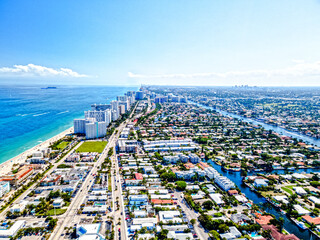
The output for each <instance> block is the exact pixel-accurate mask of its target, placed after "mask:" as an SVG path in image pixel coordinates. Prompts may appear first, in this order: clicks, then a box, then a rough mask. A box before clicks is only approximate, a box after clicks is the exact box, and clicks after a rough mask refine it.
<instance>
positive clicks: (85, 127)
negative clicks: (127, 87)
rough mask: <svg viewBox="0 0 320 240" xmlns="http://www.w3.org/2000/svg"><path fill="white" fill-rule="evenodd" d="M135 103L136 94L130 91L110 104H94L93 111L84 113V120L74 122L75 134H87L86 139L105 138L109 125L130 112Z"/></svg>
mask: <svg viewBox="0 0 320 240" xmlns="http://www.w3.org/2000/svg"><path fill="white" fill-rule="evenodd" d="M134 102H135V92H132V91H129V92H127V93H125V94H124V96H117V100H114V101H111V102H110V104H92V105H91V110H88V111H85V112H84V115H85V117H84V119H74V120H73V126H74V133H76V134H85V135H86V139H94V138H101V137H104V136H105V135H106V129H107V127H108V126H109V124H110V123H111V122H112V121H116V120H118V119H119V117H120V115H121V114H124V113H126V112H127V111H129V110H130V106H131V104H133V103H134Z"/></svg>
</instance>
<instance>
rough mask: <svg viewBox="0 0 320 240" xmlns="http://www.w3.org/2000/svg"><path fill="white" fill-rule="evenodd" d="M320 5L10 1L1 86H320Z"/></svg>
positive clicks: (1, 21) (5, 8) (1, 48)
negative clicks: (32, 2)
mask: <svg viewBox="0 0 320 240" xmlns="http://www.w3.org/2000/svg"><path fill="white" fill-rule="evenodd" d="M319 12H320V1H316V0H307V1H298V0H285V1H274V0H271V1H267V0H263V1H259V2H254V1H249V0H244V1H236V0H233V1H227V2H226V1H211V0H203V1H189V0H187V1H185V0H184V1H182V0H175V1H171V0H163V1H157V2H153V1H152V2H151V1H145V0H140V1H130V0H124V1H121V2H114V1H90V2H88V1H84V0H80V1H74V0H71V1H67V2H66V1H62V0H57V1H54V2H34V4H31V3H30V2H26V1H22V0H18V1H2V2H1V3H0V32H1V33H0V34H1V37H0V55H1V58H0V84H50V85H52V84H54V85H61V84H67V85H128V86H138V85H140V84H147V85H186V86H196V85H198V86H233V85H250V86H320V54H319V53H320V46H319V40H320V30H319V29H320V14H319Z"/></svg>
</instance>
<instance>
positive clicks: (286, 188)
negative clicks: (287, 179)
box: [281, 186, 293, 195]
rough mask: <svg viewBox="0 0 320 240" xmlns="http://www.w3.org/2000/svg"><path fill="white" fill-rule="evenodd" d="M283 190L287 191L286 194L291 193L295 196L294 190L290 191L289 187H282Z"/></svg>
mask: <svg viewBox="0 0 320 240" xmlns="http://www.w3.org/2000/svg"><path fill="white" fill-rule="evenodd" d="M281 189H282V190H283V191H286V192H287V193H289V194H290V195H292V194H293V191H292V188H291V189H290V188H288V186H286V187H281Z"/></svg>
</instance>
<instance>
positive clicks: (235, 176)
mask: <svg viewBox="0 0 320 240" xmlns="http://www.w3.org/2000/svg"><path fill="white" fill-rule="evenodd" d="M193 103H194V104H196V105H198V106H200V107H204V108H206V109H211V110H215V111H217V112H219V113H221V114H223V115H225V116H229V117H233V118H236V119H239V120H242V121H244V122H248V123H251V124H254V125H260V126H262V127H263V128H265V129H266V130H272V131H274V132H276V133H278V134H281V135H283V136H288V137H292V138H297V139H301V140H302V141H304V142H306V143H309V144H313V145H315V146H318V147H320V140H319V139H315V138H312V137H308V136H305V135H302V134H299V133H295V132H291V131H288V130H285V129H283V128H281V127H277V126H272V125H270V124H267V123H263V122H259V121H256V120H253V119H250V118H246V117H243V116H240V115H237V114H234V113H229V112H226V111H223V110H220V109H214V108H212V107H208V106H205V105H202V104H198V103H195V102H193ZM208 163H210V164H211V165H212V167H214V168H215V169H216V170H217V171H218V172H219V173H220V174H221V175H223V176H226V177H228V178H229V179H230V180H231V181H233V182H234V183H235V184H236V185H237V186H238V188H239V189H240V190H241V192H242V193H244V194H245V195H246V196H247V198H248V199H250V200H252V201H253V203H255V204H257V205H258V206H260V207H261V209H263V210H265V211H266V212H268V213H271V214H273V215H274V216H275V217H276V218H279V217H282V218H283V219H284V228H285V229H286V230H287V231H288V232H290V233H293V234H294V235H296V236H297V237H298V238H300V239H305V240H307V239H320V238H319V237H318V236H316V235H314V234H312V233H311V232H310V231H309V230H302V229H301V228H299V227H298V226H297V225H296V224H295V223H294V222H292V221H291V220H290V219H289V218H287V216H286V215H284V214H281V212H280V211H279V210H278V209H277V208H275V207H274V206H273V205H271V204H270V203H268V202H267V200H266V199H265V198H264V197H261V196H260V195H258V194H257V193H256V192H254V191H252V190H251V189H250V188H248V187H247V186H246V185H245V184H244V183H243V182H242V176H241V174H240V172H232V171H226V170H224V169H222V167H221V166H220V165H218V164H216V163H215V162H213V161H212V160H209V161H208ZM294 172H296V173H302V172H304V173H310V172H320V170H319V169H296V170H294ZM259 173H264V172H259ZM270 173H278V174H285V173H286V171H285V170H273V171H272V172H270ZM252 174H255V173H248V175H252Z"/></svg>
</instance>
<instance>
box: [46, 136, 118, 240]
mask: <svg viewBox="0 0 320 240" xmlns="http://www.w3.org/2000/svg"><path fill="white" fill-rule="evenodd" d="M115 141H116V138H115V134H112V136H111V137H110V139H109V142H108V144H107V145H106V147H105V148H104V150H103V151H102V153H101V154H100V157H99V159H98V161H96V162H95V163H94V165H93V167H92V169H91V171H90V172H89V174H88V176H87V177H86V179H85V180H84V182H83V183H82V185H81V187H80V189H79V191H78V193H77V194H76V196H75V197H74V198H73V200H72V201H71V204H70V206H69V208H68V210H67V211H66V212H65V213H64V214H63V218H61V219H59V221H58V223H57V227H56V228H55V229H54V231H53V233H52V234H51V236H50V238H49V239H51V240H55V239H57V240H58V239H60V237H61V234H62V233H63V230H64V228H65V227H68V226H70V223H71V224H72V223H73V220H74V219H75V216H76V215H77V211H78V209H80V205H81V204H82V203H83V201H84V199H85V198H86V196H87V195H88V191H89V187H88V186H90V185H91V184H92V182H93V181H94V178H95V177H94V176H93V175H94V174H96V173H97V171H98V166H100V165H101V164H102V162H103V161H104V160H105V158H106V157H107V154H108V151H109V148H110V146H112V145H113V144H114V142H115Z"/></svg>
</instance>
